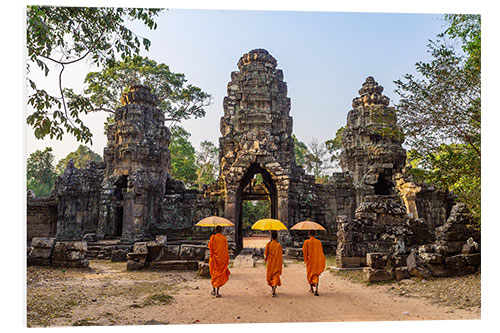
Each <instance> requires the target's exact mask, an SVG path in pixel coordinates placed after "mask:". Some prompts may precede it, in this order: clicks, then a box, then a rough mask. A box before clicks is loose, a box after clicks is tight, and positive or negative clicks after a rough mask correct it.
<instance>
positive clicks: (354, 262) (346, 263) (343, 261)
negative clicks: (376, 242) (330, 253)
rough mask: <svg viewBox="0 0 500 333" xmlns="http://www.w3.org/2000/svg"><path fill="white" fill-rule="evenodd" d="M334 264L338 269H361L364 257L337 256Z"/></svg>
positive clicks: (364, 261) (364, 262) (364, 260)
mask: <svg viewBox="0 0 500 333" xmlns="http://www.w3.org/2000/svg"><path fill="white" fill-rule="evenodd" d="M335 262H336V266H337V267H338V268H353V267H361V266H364V265H365V264H366V257H346V256H337V257H336V261H335Z"/></svg>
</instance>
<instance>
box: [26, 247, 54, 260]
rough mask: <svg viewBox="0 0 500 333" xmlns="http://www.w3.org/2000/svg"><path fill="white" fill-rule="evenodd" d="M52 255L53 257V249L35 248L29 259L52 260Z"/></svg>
mask: <svg viewBox="0 0 500 333" xmlns="http://www.w3.org/2000/svg"><path fill="white" fill-rule="evenodd" d="M51 255H52V249H51V248H40V247H35V248H34V249H33V250H31V252H30V254H29V257H30V258H38V259H50V257H51Z"/></svg>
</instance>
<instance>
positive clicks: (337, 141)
mask: <svg viewBox="0 0 500 333" xmlns="http://www.w3.org/2000/svg"><path fill="white" fill-rule="evenodd" d="M344 130H345V126H342V127H340V128H339V129H338V130H337V132H336V133H335V138H333V139H331V140H326V141H325V146H326V149H327V150H328V153H330V162H332V163H333V164H334V165H335V166H336V167H338V165H339V160H340V153H341V151H342V135H343V134H344Z"/></svg>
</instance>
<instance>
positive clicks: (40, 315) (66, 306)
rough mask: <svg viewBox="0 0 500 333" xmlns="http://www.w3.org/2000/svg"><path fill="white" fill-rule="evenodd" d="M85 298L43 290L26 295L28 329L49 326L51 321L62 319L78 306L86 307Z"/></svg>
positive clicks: (75, 294) (80, 295)
mask: <svg viewBox="0 0 500 333" xmlns="http://www.w3.org/2000/svg"><path fill="white" fill-rule="evenodd" d="M86 303H87V298H86V297H85V295H83V294H78V293H74V294H67V295H61V294H57V293H54V292H53V291H51V290H48V289H46V288H44V289H43V290H37V291H36V292H32V291H30V290H28V295H27V308H28V311H27V324H28V326H29V327H36V326H42V327H46V326H50V325H51V323H52V320H53V319H54V318H57V317H62V316H63V315H64V314H66V313H68V312H69V311H71V310H72V309H73V308H75V307H76V306H79V305H83V306H84V305H86Z"/></svg>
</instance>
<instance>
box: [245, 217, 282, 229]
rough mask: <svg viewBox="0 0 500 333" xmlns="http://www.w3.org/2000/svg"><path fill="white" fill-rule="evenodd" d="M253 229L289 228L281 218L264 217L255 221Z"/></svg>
mask: <svg viewBox="0 0 500 333" xmlns="http://www.w3.org/2000/svg"><path fill="white" fill-rule="evenodd" d="M252 229H258V230H287V228H286V227H285V225H284V224H283V223H282V222H281V221H280V220H275V219H262V220H258V221H257V222H255V223H254V224H253V226H252Z"/></svg>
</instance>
